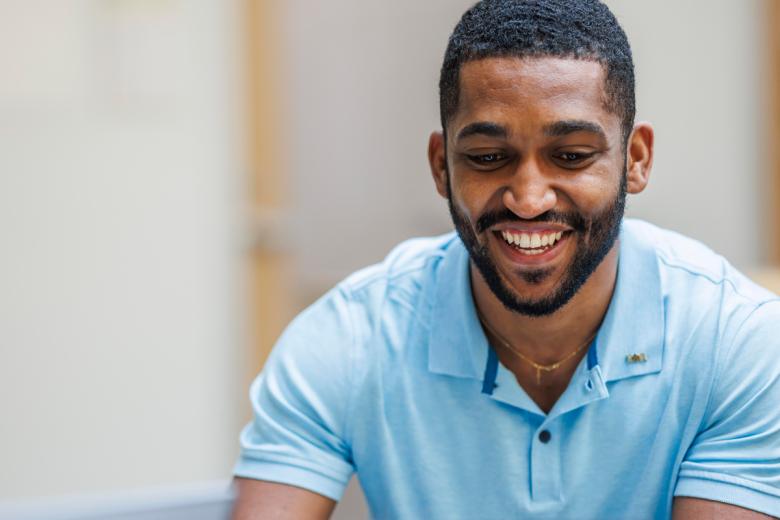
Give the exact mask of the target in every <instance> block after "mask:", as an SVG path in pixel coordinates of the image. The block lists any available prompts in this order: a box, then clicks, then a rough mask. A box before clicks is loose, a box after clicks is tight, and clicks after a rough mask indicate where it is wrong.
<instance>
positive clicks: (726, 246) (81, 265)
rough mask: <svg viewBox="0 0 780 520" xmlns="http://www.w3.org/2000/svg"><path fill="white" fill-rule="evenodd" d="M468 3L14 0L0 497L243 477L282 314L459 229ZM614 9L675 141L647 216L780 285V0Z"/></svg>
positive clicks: (1, 71)
mask: <svg viewBox="0 0 780 520" xmlns="http://www.w3.org/2000/svg"><path fill="white" fill-rule="evenodd" d="M471 3H472V2H471V0H469V1H464V0H425V1H420V0H392V1H390V0H371V1H366V0H329V1H328V2H319V1H315V0H65V1H62V0H60V1H55V0H0V240H1V242H0V504H3V503H5V504H15V505H17V506H18V505H19V504H22V505H24V504H33V503H42V502H41V501H42V500H43V501H44V502H45V500H44V499H42V498H41V497H65V496H70V497H73V496H103V495H107V494H116V493H125V492H128V490H130V491H132V490H143V489H162V488H160V486H163V487H164V486H179V487H178V488H177V489H183V488H182V487H181V486H185V487H186V486H196V487H193V488H191V489H201V488H198V487H197V486H202V485H204V484H203V483H212V482H216V483H219V485H224V483H225V482H227V481H228V479H229V478H230V471H231V466H232V464H233V462H234V459H235V457H236V455H237V453H238V445H237V435H238V432H239V430H240V428H241V426H242V425H243V424H244V423H245V422H246V421H247V420H248V419H249V413H250V410H249V405H248V401H247V398H246V394H247V388H248V385H249V382H250V380H251V378H252V377H254V375H255V374H256V373H257V372H258V371H259V369H260V367H261V366H262V362H263V360H264V359H265V356H266V355H267V353H268V351H269V350H270V348H271V346H272V344H273V342H274V340H275V338H276V337H277V335H278V334H279V332H280V331H281V329H282V328H283V327H284V325H285V324H286V323H287V321H288V320H289V319H290V318H291V317H292V316H294V315H295V314H296V313H297V312H298V311H299V310H300V309H302V308H303V307H304V306H306V305H307V304H309V303H310V302H311V301H313V300H314V299H315V298H316V297H317V296H319V295H320V294H322V293H323V292H324V291H325V290H327V289H328V288H329V287H331V286H332V285H333V284H335V283H336V282H338V281H339V280H340V279H341V278H343V277H344V276H346V275H347V274H348V273H350V272H352V271H353V270H355V269H357V268H360V267H362V266H365V265H367V264H370V263H374V262H377V261H379V260H381V259H382V257H383V256H384V255H385V254H386V253H387V252H388V251H389V249H390V248H392V247H393V246H394V245H395V244H396V243H398V242H399V241H401V240H403V239H405V238H409V237H412V236H420V235H430V234H438V233H443V232H446V231H448V230H449V229H451V224H450V221H449V215H448V213H447V210H446V204H445V203H444V201H443V200H441V199H440V198H439V197H438V196H437V195H436V194H435V191H434V188H433V183H432V181H431V180H430V176H429V173H428V167H427V164H426V145H427V137H428V135H429V133H430V132H431V131H432V130H434V129H438V127H439V122H438V121H439V118H438V94H437V82H438V70H439V67H440V63H441V58H442V56H443V52H444V48H445V45H446V40H447V37H448V35H449V33H450V31H451V30H452V28H453V27H454V24H455V23H456V22H457V19H458V18H459V16H460V15H461V14H462V12H463V11H464V10H465V9H466V8H467V7H468V6H469V5H471ZM606 3H607V4H608V5H609V6H610V7H612V8H613V10H614V12H615V13H616V15H617V16H618V18H619V20H620V21H621V23H622V24H623V26H624V28H625V30H626V32H627V33H628V36H629V40H630V41H631V43H632V46H633V49H634V54H635V64H636V70H637V88H638V91H637V96H638V100H637V101H638V111H639V118H641V119H646V120H650V121H651V122H653V123H654V125H655V128H656V136H657V141H656V161H655V166H654V168H653V174H652V177H651V182H650V186H649V189H648V190H647V191H646V192H645V193H643V194H642V195H640V196H637V197H635V198H630V199H629V206H628V214H629V215H631V216H635V217H640V218H644V219H647V220H649V221H651V222H654V223H657V224H659V225H661V226H664V227H667V228H671V229H674V230H677V231H680V232H682V233H684V234H687V235H690V236H692V237H695V238H697V239H699V240H701V241H703V242H704V243H706V244H708V245H709V246H710V247H712V248H713V249H715V250H716V251H718V252H720V253H722V254H723V255H725V256H726V257H727V258H728V259H729V260H730V261H731V262H732V263H734V264H735V265H736V266H737V267H739V268H741V269H743V270H745V271H746V272H748V273H749V274H750V275H751V276H753V277H754V278H756V279H757V280H759V281H761V282H762V283H764V284H767V285H772V284H777V285H775V287H777V286H778V285H780V282H778V278H779V276H778V274H777V271H776V270H775V268H774V267H773V266H778V265H780V210H778V208H780V154H778V151H777V149H778V144H780V36H779V35H780V0H744V1H740V2H735V1H733V0H683V1H680V0H674V1H672V0H659V1H655V2H652V3H651V2H635V1H631V0H607V2H606ZM775 290H777V289H775ZM217 487H218V486H217ZM214 489H216V488H214ZM220 489H221V488H220ZM349 496H350V498H349V500H348V504H347V505H346V506H342V508H341V509H340V512H339V515H340V518H359V517H363V516H365V510H364V509H363V508H362V507H363V506H361V505H360V503H359V502H360V499H359V492H358V491H357V490H356V489H355V488H353V489H351V490H350V492H349ZM350 504H353V505H350Z"/></svg>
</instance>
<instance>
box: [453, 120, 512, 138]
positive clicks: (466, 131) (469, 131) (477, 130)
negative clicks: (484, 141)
mask: <svg viewBox="0 0 780 520" xmlns="http://www.w3.org/2000/svg"><path fill="white" fill-rule="evenodd" d="M472 135H486V136H488V137H500V138H504V139H506V136H507V132H506V128H504V127H503V126H501V125H498V124H496V123H489V122H487V121H477V122H476V123H471V124H469V125H466V126H464V127H463V129H461V131H460V132H458V135H457V138H456V139H457V140H460V139H465V138H466V137H470V136H472Z"/></svg>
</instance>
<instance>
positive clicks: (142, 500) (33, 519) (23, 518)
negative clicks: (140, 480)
mask: <svg viewBox="0 0 780 520" xmlns="http://www.w3.org/2000/svg"><path fill="white" fill-rule="evenodd" d="M234 496H235V494H234V492H233V489H232V488H231V487H230V480H217V481H211V482H199V483H194V484H186V485H179V486H167V487H159V488H153V489H144V490H137V491H117V492H113V493H108V494H101V495H71V496H64V497H51V498H29V499H23V500H14V501H6V502H0V520H93V519H94V520H97V519H101V520H103V519H105V520H227V519H228V518H230V512H231V510H232V507H233V499H234ZM368 517H369V515H368V509H367V507H366V504H365V501H364V500H363V493H362V491H361V489H360V485H359V484H358V482H357V479H354V478H353V479H352V481H351V482H350V483H349V486H348V487H347V490H346V492H345V493H344V497H343V498H342V500H341V502H340V503H339V505H338V506H337V507H336V510H335V512H334V513H333V516H332V518H333V520H362V519H365V518H368Z"/></svg>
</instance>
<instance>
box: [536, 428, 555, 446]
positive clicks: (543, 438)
mask: <svg viewBox="0 0 780 520" xmlns="http://www.w3.org/2000/svg"><path fill="white" fill-rule="evenodd" d="M551 438H552V435H550V432H548V431H547V430H542V431H540V432H539V441H540V442H542V443H544V444H547V443H548V442H550V439H551Z"/></svg>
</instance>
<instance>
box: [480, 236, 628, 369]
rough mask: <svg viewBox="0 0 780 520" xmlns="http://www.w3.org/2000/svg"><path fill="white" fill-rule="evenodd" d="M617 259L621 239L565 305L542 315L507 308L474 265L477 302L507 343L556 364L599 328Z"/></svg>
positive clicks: (541, 359) (541, 361) (484, 316)
mask: <svg viewBox="0 0 780 520" xmlns="http://www.w3.org/2000/svg"><path fill="white" fill-rule="evenodd" d="M617 260H618V242H616V243H615V245H614V246H613V247H612V249H611V250H610V252H609V253H608V254H607V256H606V257H604V260H603V261H602V262H601V264H600V265H599V266H598V267H597V268H596V270H595V271H594V272H593V274H591V276H590V277H589V278H588V280H587V281H586V282H585V283H584V284H583V285H582V287H581V288H580V290H579V291H577V293H576V294H575V295H574V296H573V297H572V299H571V300H569V302H568V303H566V305H564V306H563V307H561V308H560V309H558V310H557V311H555V312H554V313H552V314H550V315H548V316H541V317H531V316H525V315H522V314H518V313H516V312H513V311H510V310H508V309H507V308H506V307H504V305H503V304H502V303H501V301H500V300H498V298H496V296H495V295H494V294H493V291H492V290H491V289H490V288H489V287H488V285H487V283H486V282H485V280H484V279H483V278H482V275H481V274H480V273H479V270H478V269H477V268H476V267H475V266H474V265H473V264H472V265H471V269H470V271H471V286H472V292H473V295H474V303H475V304H476V306H477V309H478V310H479V312H480V313H481V314H482V317H483V318H484V319H485V320H486V321H487V322H488V324H489V326H490V328H492V329H493V330H495V331H496V332H497V333H498V334H500V335H501V337H502V338H503V339H505V340H506V341H507V342H509V343H510V344H512V345H514V346H516V347H518V348H522V350H523V351H524V352H527V353H529V355H532V356H533V357H534V361H536V362H537V363H541V364H550V363H555V362H557V361H559V360H560V359H561V358H562V357H564V356H565V355H567V354H569V353H570V352H571V350H572V349H573V348H576V347H577V346H578V345H581V344H582V343H583V342H585V341H586V340H587V339H588V338H589V337H591V336H592V335H593V334H594V333H595V331H596V330H597V329H598V327H599V325H600V324H601V322H602V320H603V319H604V315H605V314H606V312H607V308H608V307H609V302H610V301H611V300H612V293H613V291H614V288H615V282H616V279H617Z"/></svg>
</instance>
